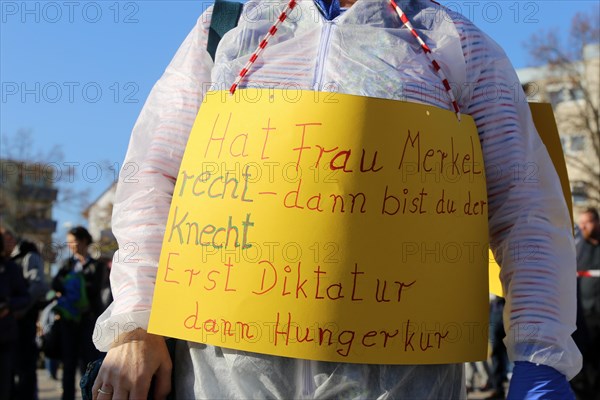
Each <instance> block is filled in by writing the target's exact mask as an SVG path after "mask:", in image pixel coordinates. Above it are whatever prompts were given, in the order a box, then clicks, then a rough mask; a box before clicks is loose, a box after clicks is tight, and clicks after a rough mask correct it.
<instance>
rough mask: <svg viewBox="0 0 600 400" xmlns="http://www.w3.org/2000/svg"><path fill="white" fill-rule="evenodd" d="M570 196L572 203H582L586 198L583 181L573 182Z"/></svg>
mask: <svg viewBox="0 0 600 400" xmlns="http://www.w3.org/2000/svg"><path fill="white" fill-rule="evenodd" d="M571 196H572V197H573V204H575V205H584V204H585V203H586V202H587V200H588V196H587V190H586V185H585V182H573V184H572V185H571Z"/></svg>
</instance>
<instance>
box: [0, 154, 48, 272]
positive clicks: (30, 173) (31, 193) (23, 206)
mask: <svg viewBox="0 0 600 400" xmlns="http://www.w3.org/2000/svg"><path fill="white" fill-rule="evenodd" d="M55 181H56V171H55V170H54V168H53V167H52V165H51V164H42V163H27V162H21V161H13V160H5V159H0V224H1V225H4V226H6V227H7V228H9V229H10V230H11V231H13V232H14V233H15V234H16V235H17V236H19V237H22V238H24V239H27V240H30V241H32V242H34V243H35V244H36V245H37V246H38V248H39V249H40V251H41V253H42V255H43V256H44V258H45V259H46V261H48V262H51V261H53V260H54V257H55V252H54V250H53V246H52V234H53V233H54V232H55V231H56V221H55V220H54V219H52V207H53V206H54V203H55V202H56V199H57V195H58V189H56V188H55V187H54V183H55Z"/></svg>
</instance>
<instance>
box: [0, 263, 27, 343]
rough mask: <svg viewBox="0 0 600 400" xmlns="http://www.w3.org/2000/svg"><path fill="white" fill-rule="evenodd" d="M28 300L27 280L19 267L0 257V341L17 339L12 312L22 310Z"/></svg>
mask: <svg viewBox="0 0 600 400" xmlns="http://www.w3.org/2000/svg"><path fill="white" fill-rule="evenodd" d="M29 301H30V297H29V292H28V290H27V281H26V280H25V278H24V277H23V273H22V272H21V268H19V266H18V265H17V264H15V263H14V262H12V261H11V260H8V259H4V258H0V315H2V314H3V313H4V312H5V310H8V311H9V313H8V314H7V315H5V316H4V317H3V318H0V343H6V342H10V341H14V340H17V320H16V319H15V315H14V313H15V312H17V311H21V310H24V309H25V308H26V307H27V306H28V304H29Z"/></svg>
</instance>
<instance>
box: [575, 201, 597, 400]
mask: <svg viewBox="0 0 600 400" xmlns="http://www.w3.org/2000/svg"><path fill="white" fill-rule="evenodd" d="M578 226H579V230H580V232H581V239H580V240H579V241H578V242H577V275H578V278H577V281H578V282H577V283H578V287H577V289H578V290H577V294H578V298H577V303H578V304H577V305H578V307H577V313H578V315H577V332H576V336H574V337H575V339H576V342H577V344H578V346H579V347H580V350H581V353H582V354H583V369H582V370H581V372H580V373H579V374H578V375H577V376H576V377H575V378H574V379H573V381H572V387H573V390H574V392H575V394H576V395H577V397H578V398H579V399H581V400H588V399H589V400H598V399H600V218H599V215H598V210H596V209H594V208H588V209H586V210H585V211H584V212H582V213H581V214H580V215H579V220H578Z"/></svg>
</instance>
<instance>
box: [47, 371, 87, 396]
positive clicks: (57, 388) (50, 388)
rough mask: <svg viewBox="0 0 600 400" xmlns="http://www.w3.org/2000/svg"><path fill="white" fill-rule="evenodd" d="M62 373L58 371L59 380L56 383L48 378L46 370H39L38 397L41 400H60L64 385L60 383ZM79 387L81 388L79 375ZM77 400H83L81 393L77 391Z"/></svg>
mask: <svg viewBox="0 0 600 400" xmlns="http://www.w3.org/2000/svg"><path fill="white" fill-rule="evenodd" d="M61 373H62V371H60V370H59V371H58V377H59V380H57V381H55V380H53V379H51V378H50V377H49V376H48V373H47V372H46V370H44V369H38V371H37V376H38V395H39V400H60V397H61V395H62V385H61V383H60V375H61ZM76 380H77V387H78V388H79V374H77V378H76ZM76 399H77V400H80V399H81V393H80V391H79V390H77V397H76Z"/></svg>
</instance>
